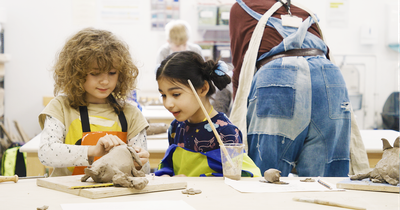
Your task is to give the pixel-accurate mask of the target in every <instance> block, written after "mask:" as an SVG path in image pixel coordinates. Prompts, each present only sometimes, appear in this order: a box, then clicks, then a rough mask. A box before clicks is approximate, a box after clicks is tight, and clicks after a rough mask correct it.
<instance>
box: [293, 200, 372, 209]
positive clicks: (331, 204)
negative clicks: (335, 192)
mask: <svg viewBox="0 0 400 210" xmlns="http://www.w3.org/2000/svg"><path fill="white" fill-rule="evenodd" d="M293 200H295V201H302V202H307V203H316V204H321V205H327V206H336V207H341V208H346V209H355V210H366V208H363V207H357V206H350V205H347V204H341V203H335V202H330V201H323V200H318V199H312V198H296V197H295V198H293Z"/></svg>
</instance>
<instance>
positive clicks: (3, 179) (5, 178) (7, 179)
mask: <svg viewBox="0 0 400 210" xmlns="http://www.w3.org/2000/svg"><path fill="white" fill-rule="evenodd" d="M37 178H47V174H45V175H43V176H27V177H18V175H15V176H0V182H11V181H13V182H15V183H17V182H18V180H19V179H37Z"/></svg>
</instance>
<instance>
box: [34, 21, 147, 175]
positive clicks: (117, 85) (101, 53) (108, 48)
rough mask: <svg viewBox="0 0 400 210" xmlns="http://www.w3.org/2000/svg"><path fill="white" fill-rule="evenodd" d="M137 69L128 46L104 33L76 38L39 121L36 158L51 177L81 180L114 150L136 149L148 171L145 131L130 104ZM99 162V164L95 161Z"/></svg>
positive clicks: (57, 68) (61, 60) (60, 61)
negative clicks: (50, 171)
mask: <svg viewBox="0 0 400 210" xmlns="http://www.w3.org/2000/svg"><path fill="white" fill-rule="evenodd" d="M138 73H139V71H138V68H137V67H136V66H135V65H134V63H133V61H132V58H131V55H130V53H129V50H128V46H127V44H126V43H125V42H123V41H121V40H120V39H118V38H117V37H116V36H115V35H114V34H112V33H111V32H109V31H105V30H98V29H93V28H86V29H83V30H81V31H79V32H78V33H77V34H75V35H74V36H72V37H71V38H70V39H69V40H68V41H67V42H66V44H65V46H64V47H63V49H62V50H61V52H60V53H59V55H58V57H57V60H56V63H55V65H54V74H53V77H54V81H55V84H54V95H55V96H56V97H55V98H54V99H52V100H51V101H50V103H49V104H48V105H47V106H46V108H45V109H44V110H43V111H42V112H41V113H40V115H39V123H40V126H41V128H42V129H43V131H42V133H41V141H40V148H39V151H38V156H39V159H40V161H41V163H42V164H43V165H47V166H52V167H54V168H55V169H54V172H53V174H52V176H63V175H75V174H83V169H84V167H85V166H89V165H90V164H91V163H92V162H93V161H95V160H96V159H97V158H98V157H101V156H103V155H105V154H107V153H108V151H110V149H112V148H113V147H115V146H118V145H121V144H126V143H127V144H130V145H133V146H134V148H135V149H136V151H137V152H138V155H139V157H140V159H141V162H142V164H143V167H140V166H139V165H137V167H136V168H137V169H141V170H142V171H144V172H145V173H148V172H149V171H150V167H149V163H148V160H149V153H148V152H147V143H146V128H147V127H148V123H147V121H146V119H145V118H144V116H143V115H142V113H141V112H140V110H139V109H138V108H137V107H136V106H133V105H131V104H130V103H126V99H127V97H128V96H129V95H130V94H131V93H132V90H133V89H134V88H135V80H136V78H137V76H138ZM95 157H96V159H95Z"/></svg>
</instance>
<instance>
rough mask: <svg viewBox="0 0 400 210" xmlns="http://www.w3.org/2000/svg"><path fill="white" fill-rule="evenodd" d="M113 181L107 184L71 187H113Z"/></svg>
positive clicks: (73, 187)
mask: <svg viewBox="0 0 400 210" xmlns="http://www.w3.org/2000/svg"><path fill="white" fill-rule="evenodd" d="M112 186H114V184H113V183H105V184H93V185H82V186H72V187H70V189H85V188H96V187H112Z"/></svg>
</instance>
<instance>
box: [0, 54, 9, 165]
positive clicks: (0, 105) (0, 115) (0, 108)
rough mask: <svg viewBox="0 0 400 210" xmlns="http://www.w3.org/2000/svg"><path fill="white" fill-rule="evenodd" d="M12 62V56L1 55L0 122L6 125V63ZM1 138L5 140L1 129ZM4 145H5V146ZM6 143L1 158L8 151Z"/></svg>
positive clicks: (1, 150)
mask: <svg viewBox="0 0 400 210" xmlns="http://www.w3.org/2000/svg"><path fill="white" fill-rule="evenodd" d="M9 60H10V56H9V55H7V54H1V53H0V122H1V123H3V124H4V75H5V67H4V65H5V63H6V62H8V61H9ZM0 138H1V140H2V139H4V131H3V130H2V129H0ZM3 144H4V145H3ZM5 144H7V143H6V141H3V140H2V142H1V144H0V158H1V157H2V156H3V152H4V150H6V149H7V147H6V145H5Z"/></svg>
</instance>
